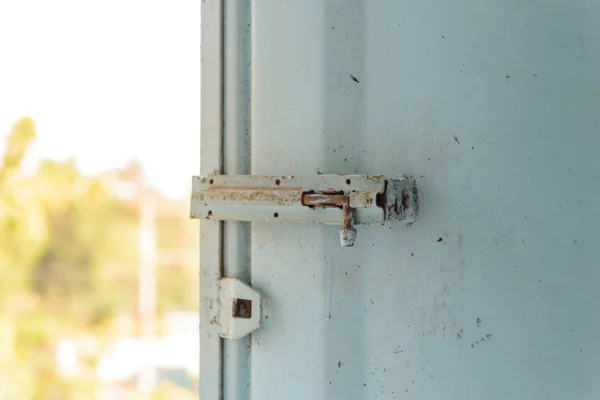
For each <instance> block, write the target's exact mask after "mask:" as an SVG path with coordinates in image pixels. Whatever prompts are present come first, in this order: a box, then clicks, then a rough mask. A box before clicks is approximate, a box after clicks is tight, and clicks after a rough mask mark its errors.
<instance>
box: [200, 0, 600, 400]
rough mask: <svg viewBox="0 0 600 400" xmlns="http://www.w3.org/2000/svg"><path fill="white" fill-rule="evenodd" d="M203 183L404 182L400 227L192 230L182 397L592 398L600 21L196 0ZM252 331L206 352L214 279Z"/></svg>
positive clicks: (591, 5)
mask: <svg viewBox="0 0 600 400" xmlns="http://www.w3.org/2000/svg"><path fill="white" fill-rule="evenodd" d="M202 13H203V16H202V23H203V26H202V46H203V47H202V167H201V169H202V171H201V174H202V175H210V174H254V175H259V174H266V175H316V174H317V173H321V172H322V173H326V174H360V175H378V174H382V175H385V176H386V177H397V176H399V175H400V174H402V173H406V174H410V175H413V176H415V177H417V183H418V186H419V189H420V198H421V213H420V216H419V219H418V220H417V222H416V223H415V224H413V225H412V226H411V227H410V228H407V227H403V226H397V225H389V226H388V225H385V226H365V227H361V228H360V231H359V235H358V237H357V239H356V244H355V246H354V247H353V248H341V247H340V245H339V239H338V233H337V232H338V227H330V226H320V225H306V224H294V223H258V222H257V223H248V222H219V221H212V220H207V221H203V222H202V223H201V231H202V235H201V288H202V289H201V290H202V293H201V296H202V303H201V313H202V316H201V321H202V322H201V382H200V387H201V390H200V392H201V395H200V398H201V400H212V399H220V398H223V399H225V400H231V399H236V400H237V399H248V400H250V399H252V400H274V399H277V400H279V399H286V400H296V399H298V400H306V399H311V400H313V399H314V400H317V399H327V400H329V399H344V400H346V399H498V400H504V399H524V400H525V399H526V400H529V399H598V398H600V379H599V377H600V340H599V338H600V313H599V312H598V307H599V305H600V289H599V288H598V283H599V282H600V265H599V261H598V260H600V246H599V245H598V244H597V241H598V232H597V231H598V227H599V226H600V212H599V211H598V206H599V205H600V179H598V174H599V173H600V157H598V149H600V131H599V127H598V122H599V121H600V109H599V105H600V103H599V101H600V5H599V3H598V2H596V1H591V0H525V1H524V0H486V1H472V0H457V1H445V0H425V1H416V0H370V1H345V0H327V1H323V0H302V1H299V0H280V1H279V0H278V1H275V0H273V1H267V0H263V1H251V2H247V1H244V2H243V1H239V2H238V1H217V0H205V1H203V8H202ZM222 276H225V277H230V278H239V279H240V280H243V281H244V282H247V283H248V284H250V285H251V286H252V287H253V288H255V289H256V290H258V291H260V292H261V293H262V294H263V295H265V296H266V297H267V298H268V300H269V301H268V315H269V318H268V319H266V320H264V322H263V325H262V327H261V328H259V329H258V330H257V331H255V332H254V333H252V334H251V335H249V336H247V337H245V338H243V339H240V340H229V339H221V338H220V337H219V328H218V325H219V323H218V321H217V320H216V319H215V315H216V314H215V312H216V311H215V310H216V308H217V303H218V297H217V287H218V279H219V278H220V277H222Z"/></svg>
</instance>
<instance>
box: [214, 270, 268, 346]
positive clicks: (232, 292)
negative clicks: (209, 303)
mask: <svg viewBox="0 0 600 400" xmlns="http://www.w3.org/2000/svg"><path fill="white" fill-rule="evenodd" d="M262 302H263V297H262V296H261V295H260V294H259V293H258V292H257V291H256V290H254V289H252V288H251V287H250V286H248V285H246V284H245V283H244V282H242V281H240V280H238V279H233V278H221V279H219V319H218V321H217V322H218V323H219V326H220V336H221V337H222V338H226V339H240V338H242V337H244V336H246V335H248V334H250V333H252V332H254V331H255V330H256V329H258V328H259V327H260V325H261V323H262V319H263V304H262Z"/></svg>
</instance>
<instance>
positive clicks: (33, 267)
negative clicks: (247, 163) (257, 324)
mask: <svg viewBox="0 0 600 400" xmlns="http://www.w3.org/2000/svg"><path fill="white" fill-rule="evenodd" d="M35 136H36V132H35V123H34V122H33V120H32V119H30V118H22V119H20V120H19V121H17V122H16V123H15V124H14V126H13V128H12V131H11V132H10V134H9V136H8V139H7V145H6V150H5V154H4V155H3V157H2V159H1V164H0V273H2V279H1V280H0V398H11V397H13V396H21V397H27V398H32V399H40V400H42V399H43V400H53V399H71V398H73V399H79V398H88V396H89V393H91V392H90V391H91V390H92V389H93V385H91V384H90V383H89V382H88V383H85V382H84V383H81V382H80V384H74V383H73V382H66V381H65V380H64V379H63V378H61V377H60V376H59V374H58V373H57V371H56V365H55V364H56V363H55V358H54V347H55V345H56V342H57V341H58V340H59V339H60V338H63V337H66V336H73V335H78V334H86V335H90V334H91V335H96V336H102V335H103V334H104V333H105V330H106V327H107V326H109V322H110V321H111V320H112V319H113V317H115V316H118V315H135V309H136V305H137V302H136V290H137V272H138V270H137V265H138V253H137V248H138V247H137V229H138V210H137V203H136V202H135V201H127V200H124V199H122V198H120V197H119V196H117V194H116V193H115V191H114V183H115V181H118V180H119V179H121V178H122V176H124V175H132V174H133V175H135V174H136V173H138V174H139V173H140V172H141V173H143V171H137V170H136V168H137V169H140V168H141V167H140V166H139V165H135V164H132V165H130V166H129V168H128V169H126V170H124V171H115V172H113V173H107V174H104V175H102V176H98V177H90V176H85V175H82V174H81V173H80V171H79V170H78V169H77V167H76V165H75V163H74V162H73V161H67V162H54V161H47V160H46V161H42V162H41V163H40V165H39V167H38V168H37V170H36V171H35V173H33V174H29V175H28V174H26V173H25V172H24V171H23V162H24V160H25V159H26V156H27V150H28V148H29V147H30V145H31V143H32V141H33V140H34V139H35ZM156 195H157V197H158V205H159V213H158V221H157V222H158V227H157V231H158V233H159V250H161V249H163V250H164V249H169V248H170V249H171V250H173V251H175V253H177V251H179V250H180V249H181V248H194V247H195V245H196V243H197V242H196V238H197V232H195V230H196V226H195V225H194V224H191V223H189V222H188V221H187V210H186V209H187V205H185V203H181V202H174V201H170V200H167V199H163V198H161V197H160V195H159V194H156ZM159 254H160V253H159ZM186 261H187V260H186ZM186 261H181V260H172V259H171V260H168V261H166V262H163V264H168V266H167V265H165V269H160V268H159V282H158V292H159V305H160V307H161V309H162V310H169V309H181V308H183V309H186V308H187V309H190V308H195V307H196V306H197V292H196V291H195V286H194V285H190V282H193V281H194V279H193V278H192V276H196V275H195V274H190V271H193V270H190V269H189V268H186ZM160 263H161V261H160V260H159V264H160ZM188 265H189V264H188ZM167 268H168V269H167ZM190 275H191V276H190ZM186 285H188V287H187V290H186ZM93 367H94V365H93V360H92V361H91V364H90V368H91V369H93Z"/></svg>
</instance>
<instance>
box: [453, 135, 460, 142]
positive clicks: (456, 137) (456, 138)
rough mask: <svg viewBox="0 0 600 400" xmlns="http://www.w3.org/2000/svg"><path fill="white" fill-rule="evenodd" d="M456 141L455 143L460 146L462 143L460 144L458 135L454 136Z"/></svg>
mask: <svg viewBox="0 0 600 400" xmlns="http://www.w3.org/2000/svg"><path fill="white" fill-rule="evenodd" d="M454 141H455V142H456V143H457V144H460V142H459V140H458V136H456V135H454Z"/></svg>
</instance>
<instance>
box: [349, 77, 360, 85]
mask: <svg viewBox="0 0 600 400" xmlns="http://www.w3.org/2000/svg"><path fill="white" fill-rule="evenodd" d="M350 79H352V80H353V81H354V82H356V83H360V81H359V80H358V78H357V77H355V76H354V75H350Z"/></svg>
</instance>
